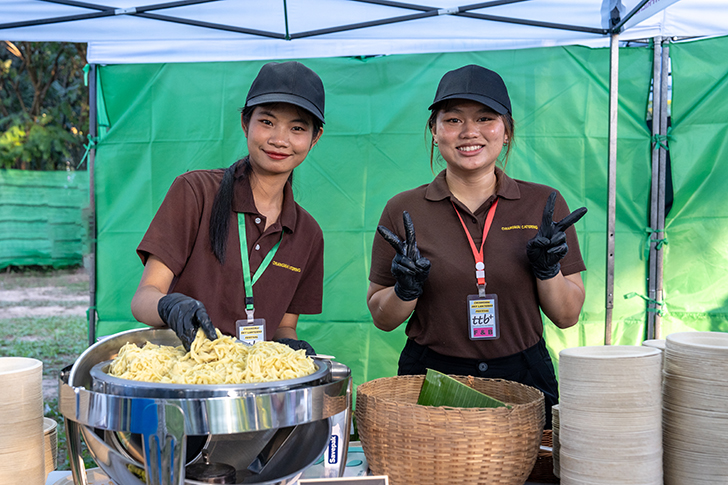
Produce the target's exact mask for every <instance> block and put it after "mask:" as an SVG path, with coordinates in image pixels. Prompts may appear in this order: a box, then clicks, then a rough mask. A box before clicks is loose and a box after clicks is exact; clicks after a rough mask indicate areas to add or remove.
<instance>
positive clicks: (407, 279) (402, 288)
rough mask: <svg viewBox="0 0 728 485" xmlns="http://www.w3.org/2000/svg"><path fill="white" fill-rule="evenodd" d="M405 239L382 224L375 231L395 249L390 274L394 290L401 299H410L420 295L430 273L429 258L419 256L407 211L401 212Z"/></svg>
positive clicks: (412, 226)
mask: <svg viewBox="0 0 728 485" xmlns="http://www.w3.org/2000/svg"><path fill="white" fill-rule="evenodd" d="M402 219H403V220H404V231H405V236H406V239H405V241H404V242H402V241H400V240H399V238H398V237H397V235H396V234H395V233H393V232H392V231H390V230H389V229H387V228H386V227H384V226H378V227H377V232H379V234H380V235H381V236H382V237H383V238H384V240H385V241H387V242H388V243H389V244H390V245H391V246H392V247H393V248H394V250H395V251H397V254H396V256H395V257H394V259H393V260H392V276H394V278H395V279H396V280H397V281H396V283H395V284H394V292H395V294H396V295H397V297H399V299H400V300H403V301H412V300H414V299H416V298H419V297H420V295H422V287H423V285H424V284H425V280H427V276H428V275H429V274H430V260H429V259H427V258H423V257H422V256H420V250H419V249H417V240H416V239H415V226H414V225H413V224H412V218H411V217H410V215H409V212H407V211H403V212H402Z"/></svg>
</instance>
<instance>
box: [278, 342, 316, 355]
mask: <svg viewBox="0 0 728 485" xmlns="http://www.w3.org/2000/svg"><path fill="white" fill-rule="evenodd" d="M276 342H278V343H279V344H285V345H288V346H289V347H290V348H292V349H293V350H301V349H303V350H305V351H306V355H316V351H315V350H313V347H311V344H310V343H308V342H306V341H305V340H296V339H293V338H282V339H278V340H276Z"/></svg>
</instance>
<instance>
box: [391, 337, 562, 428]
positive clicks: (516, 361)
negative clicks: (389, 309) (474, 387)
mask: <svg viewBox="0 0 728 485" xmlns="http://www.w3.org/2000/svg"><path fill="white" fill-rule="evenodd" d="M427 369H433V370H436V371H438V372H442V373H443V374H453V375H459V376H473V377H486V378H489V379H505V380H508V381H514V382H520V383H521V384H525V385H527V386H531V387H535V388H536V389H538V390H540V391H541V392H543V394H544V398H545V399H544V401H545V404H546V426H545V428H546V429H551V407H552V406H553V405H554V404H556V403H558V402H559V385H558V382H557V381H556V374H555V373H554V365H553V363H552V362H551V356H550V355H549V352H548V350H546V343H545V342H544V340H543V339H541V340H540V341H539V342H538V343H537V344H536V345H534V346H533V347H530V348H528V349H526V350H524V351H522V352H519V353H517V354H513V355H509V356H506V357H499V358H497V359H489V360H477V359H464V358H461V357H451V356H448V355H442V354H438V353H437V352H435V351H433V350H431V349H430V348H428V347H426V346H423V345H419V344H418V343H416V342H415V341H414V340H412V339H408V340H407V343H406V344H405V346H404V349H403V350H402V354H401V355H400V356H399V369H398V371H397V374H398V375H400V376H404V375H417V374H426V373H427Z"/></svg>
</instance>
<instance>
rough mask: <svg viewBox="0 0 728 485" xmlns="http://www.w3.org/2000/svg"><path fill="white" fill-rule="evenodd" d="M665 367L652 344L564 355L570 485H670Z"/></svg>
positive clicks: (564, 449)
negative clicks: (665, 458) (666, 481)
mask: <svg viewBox="0 0 728 485" xmlns="http://www.w3.org/2000/svg"><path fill="white" fill-rule="evenodd" d="M661 371H662V357H661V352H660V351H659V350H657V349H655V348H650V347H636V346H599V347H576V348H571V349H564V350H562V351H561V352H560V354H559V385H560V402H559V411H558V413H559V437H558V439H559V460H558V461H559V466H560V470H559V472H560V473H559V475H560V478H561V484H562V485H577V484H578V485H584V484H588V485H614V484H615V483H619V484H621V485H652V484H654V485H662V483H663V472H662V399H661V397H662V395H661V381H662V376H661Z"/></svg>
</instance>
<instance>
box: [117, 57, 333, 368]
mask: <svg viewBox="0 0 728 485" xmlns="http://www.w3.org/2000/svg"><path fill="white" fill-rule="evenodd" d="M323 123H324V87H323V83H322V82H321V79H320V78H319V77H318V75H316V73H314V72H313V71H312V70H310V69H309V68H307V67H305V66H304V65H303V64H301V63H299V62H284V63H268V64H266V65H264V66H263V67H262V68H261V70H260V72H259V73H258V76H257V77H256V78H255V80H254V81H253V84H252V85H251V87H250V91H249V92H248V96H247V98H246V103H245V107H244V108H243V112H242V126H243V132H244V133H245V137H246V138H247V145H248V153H249V154H248V156H246V157H245V158H243V159H241V160H239V161H237V162H235V163H234V164H233V165H232V166H230V167H228V168H227V169H224V170H223V169H219V170H197V171H192V172H187V173H185V174H183V175H180V176H179V177H177V178H176V179H175V181H174V183H173V184H172V186H171V187H170V189H169V192H168V193H167V195H166V197H165V199H164V201H163V202H162V205H161V206H160V208H159V210H158V212H157V214H156V215H155V217H154V219H153V220H152V223H151V224H150V226H149V229H148V230H147V233H146V234H145V236H144V238H143V239H142V241H141V243H140V244H139V247H138V248H137V253H138V254H139V257H140V258H141V260H142V262H143V263H144V272H143V274H142V278H141V281H140V283H139V287H138V288H137V291H136V293H135V295H134V297H133V299H132V302H131V309H132V313H133V314H134V316H135V318H137V320H139V321H140V322H143V323H146V324H148V325H152V326H165V325H166V326H169V327H170V328H172V329H173V330H174V331H175V333H176V334H177V335H178V336H179V338H180V340H181V341H182V343H183V344H184V345H185V347H186V348H188V349H189V346H190V343H191V342H192V340H194V338H195V335H196V333H197V329H198V328H202V329H203V330H204V331H205V333H206V335H207V336H208V338H210V339H214V338H216V335H215V328H218V329H220V331H222V333H224V334H228V335H236V336H238V337H239V338H243V339H244V340H247V341H256V340H260V339H263V338H264V339H266V340H277V341H279V342H283V343H286V344H288V345H290V346H291V347H293V348H294V349H305V350H306V351H307V353H309V354H313V353H314V351H313V348H312V347H311V346H310V345H309V344H308V343H307V342H305V341H303V340H298V337H297V334H296V325H297V322H298V315H299V314H302V313H304V314H315V313H320V312H321V301H322V294H323V234H322V232H321V229H320V227H319V226H318V224H317V223H316V221H315V220H314V219H313V217H311V215H310V214H308V213H307V212H306V211H305V210H304V209H303V208H301V207H300V206H299V205H298V204H297V203H296V202H295V201H294V200H293V192H292V190H291V175H292V172H293V169H294V168H296V167H297V166H298V165H300V164H301V163H302V162H303V160H304V159H305V158H306V156H307V155H308V152H309V151H310V150H311V148H313V147H314V145H316V143H317V142H318V140H319V138H320V137H321V134H322V132H323ZM263 320H264V321H263ZM263 328H264V329H265V330H264V331H263V330H262V329H263Z"/></svg>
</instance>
